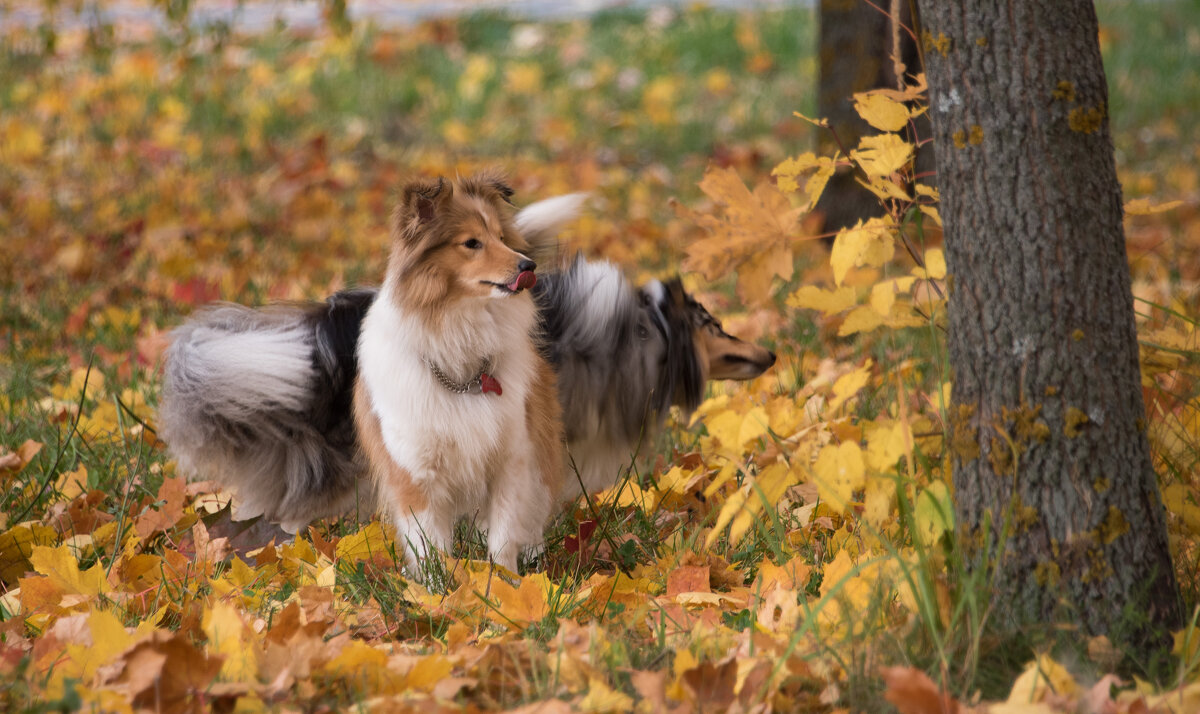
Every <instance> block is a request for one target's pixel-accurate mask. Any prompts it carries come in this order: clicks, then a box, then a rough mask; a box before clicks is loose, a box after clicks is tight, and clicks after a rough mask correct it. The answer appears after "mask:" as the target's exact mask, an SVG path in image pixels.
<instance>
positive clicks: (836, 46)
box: [816, 0, 931, 233]
mask: <svg viewBox="0 0 1200 714" xmlns="http://www.w3.org/2000/svg"><path fill="white" fill-rule="evenodd" d="M890 5H891V3H890V2H889V0H872V1H871V2H867V1H866V0H821V3H820V13H819V15H820V16H819V18H818V24H819V30H818V35H819V42H818V44H819V48H818V57H819V65H820V76H819V78H818V84H819V86H818V87H817V116H818V117H821V118H824V119H828V120H829V126H830V127H831V128H832V129H833V131H834V132H836V134H837V139H836V140H835V139H834V137H833V135H832V134H830V133H829V132H826V131H823V132H821V133H820V134H818V147H817V151H818V153H819V154H820V155H822V156H833V154H834V152H835V151H838V150H839V148H843V147H844V148H845V149H846V150H847V151H849V150H850V149H853V148H854V147H856V146H858V141H859V139H861V138H862V137H863V136H868V135H871V134H875V133H878V132H876V131H875V130H874V129H872V128H871V126H870V125H869V124H867V123H866V122H865V121H863V120H862V119H861V118H860V117H859V116H858V113H857V112H856V111H854V98H853V95H854V93H855V92H865V91H867V90H870V89H877V88H879V87H890V88H892V89H895V88H896V83H897V78H896V73H895V72H894V71H893V67H894V65H893V62H892V53H893V51H894V49H895V48H894V47H893V41H892V26H891V21H890V20H889V18H888V15H887V14H885V12H884V11H886V10H888V9H889V8H890ZM909 7H910V6H909V0H903V2H901V3H900V9H901V13H900V22H901V24H902V25H905V26H911V25H912V21H911V15H910V12H909ZM899 40H900V55H901V59H902V61H903V62H904V64H905V65H906V66H907V68H908V69H907V71H908V73H911V74H916V73H917V72H919V71H920V67H918V66H917V63H918V59H917V52H916V44H915V43H913V42H912V39H911V37H910V36H909V33H908V32H907V31H905V30H901V31H900V34H899ZM917 123H918V130H919V131H920V132H921V134H922V136H921V138H922V139H925V138H928V134H929V132H928V124H927V123H926V120H925V119H924V117H918V119H917ZM838 141H840V142H841V145H842V146H841V147H839V146H838ZM928 153H929V152H927V151H919V152H918V158H917V161H918V164H923V163H926V159H925V155H926V154H928ZM920 170H922V169H921V168H918V171H920ZM856 175H858V177H859V178H863V179H864V180H865V177H864V176H862V174H861V173H860V172H856V171H854V170H852V169H850V168H844V169H840V170H839V171H838V172H837V173H836V174H834V176H833V178H832V179H830V181H829V184H828V185H827V186H826V187H825V191H824V192H823V193H822V194H821V199H820V200H819V201H818V202H817V206H816V209H817V211H819V212H820V213H821V214H822V215H823V216H824V217H825V222H824V228H823V230H824V231H825V232H827V233H833V232H836V231H838V230H840V229H842V228H845V227H847V226H852V225H854V224H855V223H856V222H857V221H860V220H865V219H867V218H870V217H872V216H879V215H883V208H882V207H881V206H880V204H879V199H878V198H876V197H875V194H873V193H871V192H870V191H868V190H867V189H865V188H863V187H862V186H860V185H858V183H857V182H856V181H855V180H854V179H855V176H856ZM925 183H927V184H928V183H931V182H930V181H928V180H926V181H925Z"/></svg>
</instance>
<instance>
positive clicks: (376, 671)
mask: <svg viewBox="0 0 1200 714" xmlns="http://www.w3.org/2000/svg"><path fill="white" fill-rule="evenodd" d="M387 665H388V662H387V654H385V653H384V652H383V650H382V649H379V648H376V647H372V646H371V645H369V644H366V643H365V642H362V641H361V640H351V641H350V642H349V644H347V645H346V646H345V647H343V648H342V651H341V652H339V653H338V655H337V656H336V657H334V658H333V659H331V660H329V661H328V662H326V663H325V666H324V667H323V668H322V669H324V670H325V671H326V672H328V673H330V674H332V675H335V676H338V677H341V678H343V679H346V680H347V681H349V682H351V683H352V684H353V685H354V686H356V687H358V688H359V690H360V691H362V692H370V693H372V694H394V693H396V692H399V691H401V690H402V688H403V685H404V678H403V677H402V676H401V675H399V674H397V673H395V672H393V671H391V670H390V669H389V668H388V666H387Z"/></svg>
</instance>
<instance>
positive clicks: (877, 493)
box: [863, 476, 896, 530]
mask: <svg viewBox="0 0 1200 714" xmlns="http://www.w3.org/2000/svg"><path fill="white" fill-rule="evenodd" d="M895 503H896V482H895V481H893V480H892V479H890V478H880V477H879V476H872V477H870V478H868V479H867V490H866V495H865V496H863V519H864V520H865V521H866V522H867V523H869V524H870V525H871V527H872V528H874V529H875V530H879V529H881V528H883V524H884V523H886V522H887V520H888V519H889V518H891V517H892V514H893V512H894V511H895V509H894V508H893V506H894V505H895Z"/></svg>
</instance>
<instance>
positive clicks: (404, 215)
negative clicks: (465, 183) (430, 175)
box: [396, 176, 454, 227]
mask: <svg viewBox="0 0 1200 714" xmlns="http://www.w3.org/2000/svg"><path fill="white" fill-rule="evenodd" d="M453 196H454V184H452V183H450V182H449V181H447V180H446V179H444V178H442V177H440V176H439V177H438V178H437V180H436V181H435V180H433V179H418V180H416V181H413V182H411V183H409V184H408V185H407V186H405V187H404V192H403V194H402V195H401V198H400V205H399V206H398V207H397V211H396V212H397V218H398V219H399V220H398V223H399V225H400V227H403V226H404V225H406V224H407V223H409V222H410V221H412V220H416V221H417V222H418V223H428V222H429V221H432V220H433V219H434V217H435V216H437V215H438V214H439V213H440V212H441V210H442V208H443V207H444V206H445V205H446V204H447V203H449V202H450V199H451V198H452V197H453Z"/></svg>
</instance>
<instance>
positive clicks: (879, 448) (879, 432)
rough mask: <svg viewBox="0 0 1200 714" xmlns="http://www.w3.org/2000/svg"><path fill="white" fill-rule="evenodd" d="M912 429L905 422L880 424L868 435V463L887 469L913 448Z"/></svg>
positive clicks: (877, 469) (879, 469)
mask: <svg viewBox="0 0 1200 714" xmlns="http://www.w3.org/2000/svg"><path fill="white" fill-rule="evenodd" d="M912 444H913V437H912V429H911V428H910V427H909V426H908V425H907V424H905V423H904V422H896V423H895V424H891V425H884V426H879V427H877V428H875V429H874V430H872V431H871V432H870V434H869V435H868V436H867V465H868V466H870V467H871V468H872V469H874V470H875V471H886V470H888V469H890V468H891V467H893V466H895V465H896V461H897V460H898V459H899V458H900V457H902V456H908V454H909V452H910V451H911V449H912Z"/></svg>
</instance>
